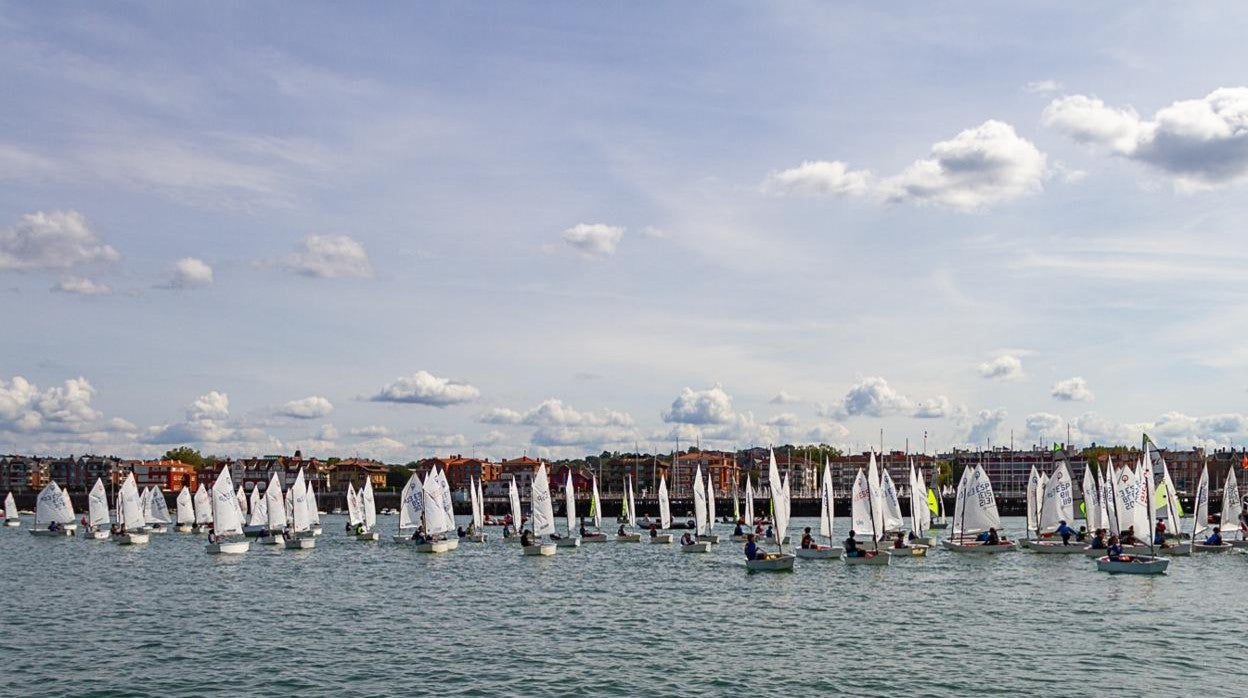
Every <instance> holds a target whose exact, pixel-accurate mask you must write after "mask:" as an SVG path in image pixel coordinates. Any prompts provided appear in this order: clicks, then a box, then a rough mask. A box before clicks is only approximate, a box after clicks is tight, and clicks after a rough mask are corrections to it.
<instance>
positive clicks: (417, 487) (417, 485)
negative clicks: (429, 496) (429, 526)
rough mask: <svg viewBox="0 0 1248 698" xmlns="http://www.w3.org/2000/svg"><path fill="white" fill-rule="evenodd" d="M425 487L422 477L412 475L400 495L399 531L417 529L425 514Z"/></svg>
mask: <svg viewBox="0 0 1248 698" xmlns="http://www.w3.org/2000/svg"><path fill="white" fill-rule="evenodd" d="M424 493H425V486H424V483H422V482H421V481H420V476H419V475H417V474H416V473H412V476H411V477H409V478H407V484H406V485H403V492H402V493H401V494H400V495H399V530H400V531H402V530H404V529H408V528H416V527H417V526H419V525H420V523H421V521H422V520H423V517H424V513H425V494H424Z"/></svg>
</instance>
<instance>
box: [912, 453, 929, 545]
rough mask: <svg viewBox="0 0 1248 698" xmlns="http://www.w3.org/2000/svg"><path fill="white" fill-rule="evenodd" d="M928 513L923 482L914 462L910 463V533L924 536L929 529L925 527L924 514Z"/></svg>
mask: <svg viewBox="0 0 1248 698" xmlns="http://www.w3.org/2000/svg"><path fill="white" fill-rule="evenodd" d="M925 511H927V497H926V496H924V488H923V480H922V479H920V478H919V477H918V476H917V475H916V474H915V472H914V461H913V460H912V461H910V532H911V533H913V534H914V535H916V536H921V535H923V532H924V531H926V530H927V527H926V526H924V525H923V512H925Z"/></svg>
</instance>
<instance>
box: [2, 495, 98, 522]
mask: <svg viewBox="0 0 1248 698" xmlns="http://www.w3.org/2000/svg"><path fill="white" fill-rule="evenodd" d="M107 506H108V503H107V502H105V507H107ZM4 518H6V519H8V520H10V521H16V520H17V518H18V517H17V501H16V500H15V499H13V493H12V492H9V493H8V494H6V495H4Z"/></svg>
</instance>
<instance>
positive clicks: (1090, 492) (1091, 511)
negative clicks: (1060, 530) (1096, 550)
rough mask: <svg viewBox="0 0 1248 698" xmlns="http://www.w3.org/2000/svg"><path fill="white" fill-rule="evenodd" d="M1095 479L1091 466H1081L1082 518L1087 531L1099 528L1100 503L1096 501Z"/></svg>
mask: <svg viewBox="0 0 1248 698" xmlns="http://www.w3.org/2000/svg"><path fill="white" fill-rule="evenodd" d="M1097 491H1098V489H1097V485H1096V478H1095V477H1093V475H1092V466H1090V465H1087V464H1086V463H1085V464H1084V466H1083V518H1084V519H1085V520H1086V521H1087V522H1088V530H1089V531H1096V530H1097V529H1099V528H1101V518H1100V509H1101V508H1100V502H1099V501H1097V499H1098V498H1097Z"/></svg>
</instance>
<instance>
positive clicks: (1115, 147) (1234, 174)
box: [1043, 87, 1248, 188]
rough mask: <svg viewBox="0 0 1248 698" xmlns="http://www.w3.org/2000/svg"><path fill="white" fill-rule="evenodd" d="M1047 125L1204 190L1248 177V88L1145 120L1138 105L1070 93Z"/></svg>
mask: <svg viewBox="0 0 1248 698" xmlns="http://www.w3.org/2000/svg"><path fill="white" fill-rule="evenodd" d="M1043 119H1044V123H1045V124H1046V125H1048V126H1051V127H1053V128H1055V129H1057V130H1059V131H1061V132H1062V133H1065V134H1066V135H1067V136H1069V137H1070V138H1072V139H1074V140H1076V141H1078V142H1081V143H1089V144H1092V145H1095V146H1099V147H1102V148H1105V149H1107V150H1108V151H1109V152H1111V153H1113V154H1114V155H1118V156H1121V157H1124V158H1127V159H1129V160H1134V161H1137V162H1142V163H1144V164H1147V165H1150V166H1152V167H1155V168H1157V169H1159V170H1161V171H1163V172H1165V173H1167V174H1169V175H1171V176H1173V177H1174V178H1175V181H1176V183H1177V184H1178V185H1179V186H1180V187H1183V188H1202V187H1209V186H1217V185H1220V184H1225V183H1228V182H1233V181H1235V180H1239V179H1241V178H1244V177H1245V176H1248V87H1223V88H1219V89H1217V90H1214V91H1213V92H1210V93H1209V94H1208V95H1205V96H1204V97H1203V98H1201V99H1189V100H1183V101H1178V102H1174V103H1173V104H1171V105H1170V106H1168V107H1165V108H1163V109H1160V110H1158V111H1157V112H1156V113H1155V114H1154V115H1153V118H1152V119H1142V118H1140V116H1139V115H1138V114H1137V113H1136V112H1135V110H1134V109H1132V108H1130V107H1127V108H1115V107H1110V106H1107V105H1106V104H1105V103H1104V102H1103V101H1102V100H1100V99H1097V98H1095V97H1088V96H1085V95H1070V96H1066V97H1059V98H1058V99H1055V100H1053V102H1051V103H1050V104H1049V106H1048V107H1047V108H1046V109H1045V110H1044V114H1043Z"/></svg>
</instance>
